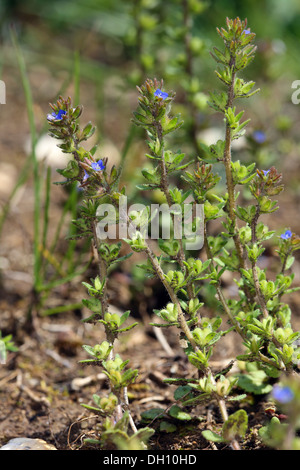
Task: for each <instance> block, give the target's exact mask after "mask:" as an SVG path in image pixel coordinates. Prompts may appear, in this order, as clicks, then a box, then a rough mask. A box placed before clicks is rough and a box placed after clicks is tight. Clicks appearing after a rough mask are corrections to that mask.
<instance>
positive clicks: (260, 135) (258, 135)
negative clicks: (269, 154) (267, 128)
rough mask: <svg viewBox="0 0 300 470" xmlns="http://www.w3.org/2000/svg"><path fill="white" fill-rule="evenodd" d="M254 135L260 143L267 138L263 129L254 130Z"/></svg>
mask: <svg viewBox="0 0 300 470" xmlns="http://www.w3.org/2000/svg"><path fill="white" fill-rule="evenodd" d="M252 137H253V139H254V140H255V142H257V143H258V144H263V143H264V142H265V141H266V138H267V137H266V134H265V133H264V132H263V131H254V132H253V134H252Z"/></svg>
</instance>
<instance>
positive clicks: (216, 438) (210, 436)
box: [202, 429, 224, 442]
mask: <svg viewBox="0 0 300 470" xmlns="http://www.w3.org/2000/svg"><path fill="white" fill-rule="evenodd" d="M202 436H203V437H205V439H207V440H208V441H212V442H224V439H223V438H222V436H220V435H219V434H217V433H215V432H213V431H210V430H208V429H206V430H205V431H202Z"/></svg>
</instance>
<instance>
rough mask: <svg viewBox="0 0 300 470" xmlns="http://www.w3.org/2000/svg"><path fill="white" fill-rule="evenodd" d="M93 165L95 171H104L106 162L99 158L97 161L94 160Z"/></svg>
mask: <svg viewBox="0 0 300 470" xmlns="http://www.w3.org/2000/svg"><path fill="white" fill-rule="evenodd" d="M91 167H92V168H93V170H95V171H102V170H104V168H105V166H104V163H103V161H102V160H98V161H97V162H93V163H92V165H91Z"/></svg>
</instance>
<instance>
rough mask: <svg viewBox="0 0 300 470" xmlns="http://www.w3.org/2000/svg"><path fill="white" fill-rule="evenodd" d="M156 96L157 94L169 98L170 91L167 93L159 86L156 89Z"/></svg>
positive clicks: (159, 96) (162, 97)
mask: <svg viewBox="0 0 300 470" xmlns="http://www.w3.org/2000/svg"><path fill="white" fill-rule="evenodd" d="M154 96H157V98H161V99H163V100H165V99H166V98H168V96H169V93H166V92H165V91H161V90H160V89H159V88H158V89H157V90H156V91H155V93H154Z"/></svg>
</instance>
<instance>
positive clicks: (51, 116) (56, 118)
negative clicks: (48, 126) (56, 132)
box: [47, 109, 66, 121]
mask: <svg viewBox="0 0 300 470" xmlns="http://www.w3.org/2000/svg"><path fill="white" fill-rule="evenodd" d="M64 114H66V111H64V110H63V109H60V110H59V111H58V113H55V111H53V113H52V114H48V115H47V119H48V121H60V120H61V119H62V117H63V115H64Z"/></svg>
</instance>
